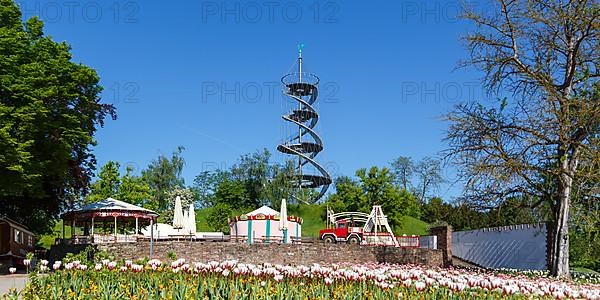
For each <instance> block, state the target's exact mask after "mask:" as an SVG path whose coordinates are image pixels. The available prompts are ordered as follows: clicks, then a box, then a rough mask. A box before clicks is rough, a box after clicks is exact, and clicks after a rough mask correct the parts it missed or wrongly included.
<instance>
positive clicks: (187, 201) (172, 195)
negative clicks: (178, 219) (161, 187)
mask: <svg viewBox="0 0 600 300" xmlns="http://www.w3.org/2000/svg"><path fill="white" fill-rule="evenodd" d="M177 197H179V199H181V207H182V208H183V210H184V211H186V210H187V209H188V208H189V207H190V205H194V203H195V202H196V198H197V195H196V192H195V191H194V190H193V189H190V188H182V187H175V188H174V189H173V190H171V191H169V192H168V193H167V197H166V198H167V201H168V207H167V209H166V210H164V211H163V212H162V214H161V215H160V218H161V221H162V222H165V223H172V222H173V211H174V209H175V199H176V198H177Z"/></svg>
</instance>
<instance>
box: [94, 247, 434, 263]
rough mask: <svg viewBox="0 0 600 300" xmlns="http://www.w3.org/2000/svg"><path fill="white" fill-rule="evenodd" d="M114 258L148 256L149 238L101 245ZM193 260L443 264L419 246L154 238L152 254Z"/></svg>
mask: <svg viewBox="0 0 600 300" xmlns="http://www.w3.org/2000/svg"><path fill="white" fill-rule="evenodd" d="M98 248H99V250H105V251H108V252H109V253H111V254H112V255H115V257H117V258H123V259H137V258H143V257H147V256H149V248H150V245H149V243H148V242H138V243H134V244H106V245H100V246H99V247H98ZM171 251H172V252H174V253H176V255H177V257H178V258H185V259H186V260H188V261H193V262H208V261H211V260H215V261H223V260H229V259H235V260H238V261H239V262H244V263H255V264H256V263H261V262H269V263H274V264H284V265H287V264H290V265H311V264H313V263H319V264H323V265H327V264H333V263H342V262H351V263H397V264H409V263H410V264H425V265H430V266H442V265H443V251H440V250H434V249H421V248H413V249H408V248H394V247H372V246H357V245H347V244H324V243H314V244H301V245H292V244H253V245H248V244H243V243H228V242H190V241H177V242H176V241H172V242H164V241H161V242H155V243H154V255H153V258H159V259H163V260H165V259H167V253H168V252H171Z"/></svg>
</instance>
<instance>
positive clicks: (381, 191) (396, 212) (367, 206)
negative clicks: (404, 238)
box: [326, 167, 420, 227]
mask: <svg viewBox="0 0 600 300" xmlns="http://www.w3.org/2000/svg"><path fill="white" fill-rule="evenodd" d="M356 176H357V177H358V180H357V181H355V180H352V179H350V178H348V177H340V178H337V179H336V181H335V186H336V192H335V193H334V194H332V195H331V196H330V197H329V198H328V200H327V202H326V205H327V206H329V207H330V208H331V209H333V210H334V211H338V212H339V211H359V212H365V213H370V212H371V209H372V207H373V205H381V207H382V209H383V211H384V213H385V214H386V215H387V217H388V221H389V223H390V225H391V226H393V227H399V226H400V225H401V222H402V216H404V215H411V216H415V217H418V216H419V215H420V208H419V205H418V202H417V199H416V198H415V197H414V195H412V194H411V193H409V192H408V191H406V190H403V189H402V190H401V189H400V188H399V187H398V186H396V185H395V184H394V176H393V175H392V174H391V172H390V171H389V169H388V168H381V169H379V168H377V167H371V168H370V169H369V170H368V171H367V169H359V170H358V171H356Z"/></svg>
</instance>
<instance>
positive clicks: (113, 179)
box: [87, 160, 121, 203]
mask: <svg viewBox="0 0 600 300" xmlns="http://www.w3.org/2000/svg"><path fill="white" fill-rule="evenodd" d="M119 167H120V164H119V163H118V162H116V161H112V160H111V161H108V162H107V163H106V164H105V165H104V166H102V167H101V168H100V173H98V180H96V181H95V182H94V183H92V185H91V187H90V194H89V195H88V196H87V202H88V203H93V202H98V201H102V200H104V199H106V198H108V197H113V198H117V195H118V193H119V186H120V185H121V178H120V174H119Z"/></svg>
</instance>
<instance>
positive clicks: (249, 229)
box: [229, 200, 302, 244]
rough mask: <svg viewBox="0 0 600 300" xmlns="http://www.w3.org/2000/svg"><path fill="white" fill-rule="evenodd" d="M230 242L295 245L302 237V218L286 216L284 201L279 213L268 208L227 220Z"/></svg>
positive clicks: (264, 207) (263, 207)
mask: <svg viewBox="0 0 600 300" xmlns="http://www.w3.org/2000/svg"><path fill="white" fill-rule="evenodd" d="M229 230H230V233H231V235H230V239H231V241H232V242H245V243H248V244H253V243H297V242H300V240H301V236H302V218H300V217H297V216H288V215H287V207H286V203H285V200H282V201H281V211H280V212H278V211H276V210H274V209H272V208H270V207H268V206H262V207H261V208H259V209H256V210H254V211H251V212H249V213H247V214H243V215H240V216H236V217H234V218H230V219H229Z"/></svg>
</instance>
